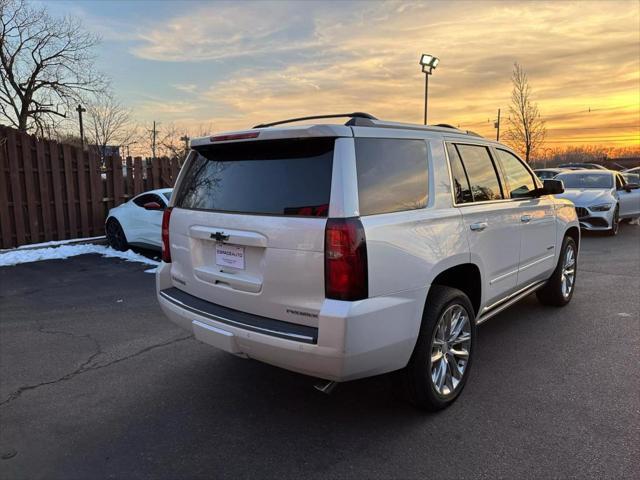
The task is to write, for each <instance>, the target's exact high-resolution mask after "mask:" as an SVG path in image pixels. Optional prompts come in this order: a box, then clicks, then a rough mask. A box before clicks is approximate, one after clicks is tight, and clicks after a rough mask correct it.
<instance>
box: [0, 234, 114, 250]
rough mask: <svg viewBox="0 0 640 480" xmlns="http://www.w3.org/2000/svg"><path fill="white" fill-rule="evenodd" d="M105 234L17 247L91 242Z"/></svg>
mask: <svg viewBox="0 0 640 480" xmlns="http://www.w3.org/2000/svg"><path fill="white" fill-rule="evenodd" d="M104 238H105V236H104V235H102V236H99V237H89V238H72V239H70V240H51V241H50V242H43V243H32V244H30V245H22V246H20V247H17V250H21V249H25V248H39V247H55V246H56V245H65V244H67V243H82V242H90V241H92V240H102V239H104ZM2 251H4V250H2Z"/></svg>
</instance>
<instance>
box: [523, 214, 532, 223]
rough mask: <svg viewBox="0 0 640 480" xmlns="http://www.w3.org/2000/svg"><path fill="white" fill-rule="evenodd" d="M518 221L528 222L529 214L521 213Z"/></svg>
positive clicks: (529, 219)
mask: <svg viewBox="0 0 640 480" xmlns="http://www.w3.org/2000/svg"><path fill="white" fill-rule="evenodd" d="M520 221H521V222H522V223H529V222H530V221H531V215H522V216H521V217H520Z"/></svg>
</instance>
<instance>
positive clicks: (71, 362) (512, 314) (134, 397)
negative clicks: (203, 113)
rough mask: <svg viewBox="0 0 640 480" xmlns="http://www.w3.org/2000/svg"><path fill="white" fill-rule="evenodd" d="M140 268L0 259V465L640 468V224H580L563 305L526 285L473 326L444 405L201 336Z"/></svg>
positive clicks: (375, 381)
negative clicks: (572, 277) (452, 395)
mask: <svg viewBox="0 0 640 480" xmlns="http://www.w3.org/2000/svg"><path fill="white" fill-rule="evenodd" d="M148 268H149V267H148V266H146V265H142V264H137V263H128V262H124V261H122V260H118V259H107V258H102V257H99V256H97V255H83V256H79V257H74V258H70V259H68V260H51V261H44V262H36V263H29V264H23V265H18V266H14V267H4V268H0V314H1V315H0V457H1V459H0V477H1V478H3V479H5V478H6V479H9V478H11V479H13V478H25V479H26V478H29V479H36V478H52V479H74V478H78V479H88V478H128V479H130V478H202V477H207V478H239V477H254V478H391V477H393V478H420V479H424V478H461V477H465V478H483V477H490V478H494V477H503V478H507V477H508V478H551V477H563V478H566V477H580V478H586V477H588V478H604V477H607V478H638V477H639V476H640V467H639V463H638V461H637V458H638V455H639V454H640V449H639V447H638V446H639V445H640V375H639V372H640V348H639V347H640V296H639V295H638V292H640V226H637V225H622V227H621V232H620V235H619V236H618V237H616V238H608V237H603V236H595V235H588V236H585V237H583V243H582V252H581V257H580V264H579V269H578V279H577V282H578V283H577V290H576V294H575V296H574V298H573V301H572V303H571V304H570V305H569V306H567V307H566V308H564V309H554V308H550V307H543V306H541V305H539V304H538V303H537V301H536V299H535V296H531V297H529V298H528V299H526V300H525V301H524V302H523V303H521V304H519V305H517V306H515V307H513V308H511V309H510V310H508V311H506V312H504V313H502V314H500V315H499V316H497V317H495V318H494V319H492V320H491V321H489V322H487V324H485V325H483V326H482V327H481V328H480V336H479V341H478V343H477V348H478V350H477V352H476V355H477V356H476V359H475V364H474V366H473V371H472V375H471V378H470V380H469V383H468V384H467V387H466V389H465V391H464V393H463V394H462V396H461V397H460V399H459V400H458V401H457V402H456V403H455V404H454V405H453V406H452V407H451V408H449V409H447V410H445V411H443V412H440V413H437V414H427V413H423V412H420V411H417V410H415V409H414V408H412V407H411V406H409V405H408V404H406V403H405V402H404V401H403V399H402V398H401V397H399V396H398V395H396V394H395V393H394V381H393V377H392V376H390V375H386V376H380V377H376V378H371V379H366V380H361V381H357V382H351V383H348V384H343V385H341V386H339V387H338V388H337V389H336V390H335V391H334V392H333V393H332V394H331V395H329V396H327V395H324V394H321V393H319V392H316V391H315V390H314V389H313V388H312V385H313V380H312V379H310V378H308V377H304V376H302V375H297V374H294V373H290V372H287V371H283V370H279V369H277V368H274V367H270V366H267V365H263V364H260V363H258V362H254V361H251V360H243V359H239V358H236V357H233V356H231V355H228V354H226V353H223V352H219V351H216V350H214V349H213V348H211V347H208V346H206V345H203V344H200V343H198V342H197V341H195V340H194V339H193V338H192V337H190V336H189V335H188V334H186V332H184V331H182V330H180V329H178V328H177V327H174V326H173V324H171V323H169V321H167V320H166V319H165V318H164V317H163V315H162V314H161V312H160V309H159V307H158V306H157V304H156V300H155V294H154V277H153V275H150V274H148V273H144V270H146V269H148Z"/></svg>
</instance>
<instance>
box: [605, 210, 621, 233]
mask: <svg viewBox="0 0 640 480" xmlns="http://www.w3.org/2000/svg"><path fill="white" fill-rule="evenodd" d="M619 229H620V208H619V207H618V205H616V209H615V210H614V211H613V220H611V228H610V229H609V230H607V233H608V234H609V235H611V236H612V237H613V236H615V235H617V234H618V230H619Z"/></svg>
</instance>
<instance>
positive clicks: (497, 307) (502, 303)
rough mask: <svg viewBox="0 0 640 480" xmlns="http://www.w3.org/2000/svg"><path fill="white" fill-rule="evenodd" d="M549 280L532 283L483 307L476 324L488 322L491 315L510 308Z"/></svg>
mask: <svg viewBox="0 0 640 480" xmlns="http://www.w3.org/2000/svg"><path fill="white" fill-rule="evenodd" d="M546 282H547V281H546V280H541V281H539V282H535V283H532V284H530V285H528V286H526V287H524V288H522V289H520V290H518V291H517V292H514V293H512V294H511V295H509V296H507V297H505V298H503V299H502V300H499V301H497V302H496V303H494V304H493V305H490V306H488V307H485V308H483V309H482V314H481V315H480V316H479V317H478V318H477V319H476V325H480V324H481V323H484V322H486V321H487V320H489V319H490V318H491V317H493V316H495V315H497V314H498V313H500V312H502V311H503V310H505V309H507V308H509V307H510V306H511V305H513V304H514V303H516V302H518V301H519V300H522V299H523V298H524V297H526V296H527V295H529V294H531V293H533V292H535V291H536V290H537V289H539V288H540V287H542V286H543V285H544V284H545V283H546Z"/></svg>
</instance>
